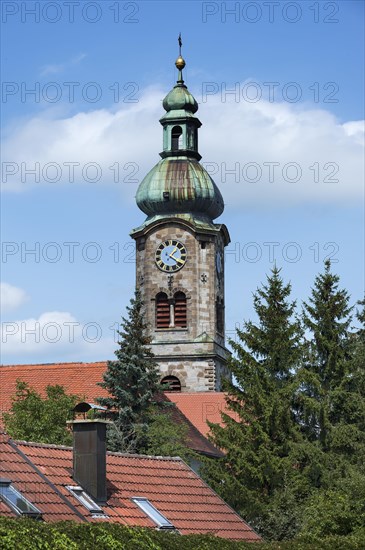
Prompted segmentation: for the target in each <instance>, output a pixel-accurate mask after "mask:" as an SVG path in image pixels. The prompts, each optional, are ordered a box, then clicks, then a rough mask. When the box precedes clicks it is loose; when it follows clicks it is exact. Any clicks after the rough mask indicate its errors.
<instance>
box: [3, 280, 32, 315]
mask: <svg viewBox="0 0 365 550" xmlns="http://www.w3.org/2000/svg"><path fill="white" fill-rule="evenodd" d="M27 299H28V297H27V294H26V292H25V291H24V290H23V289H21V288H18V287H16V286H13V285H9V284H8V283H0V303H1V311H2V313H6V312H8V311H12V310H14V309H16V308H18V307H19V306H21V305H22V304H24V302H25V301H26V300H27Z"/></svg>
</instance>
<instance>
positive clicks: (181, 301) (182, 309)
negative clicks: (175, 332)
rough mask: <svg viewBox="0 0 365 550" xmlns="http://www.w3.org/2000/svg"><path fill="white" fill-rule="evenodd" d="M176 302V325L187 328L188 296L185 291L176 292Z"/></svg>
mask: <svg viewBox="0 0 365 550" xmlns="http://www.w3.org/2000/svg"><path fill="white" fill-rule="evenodd" d="M174 299H175V300H174V302H175V308H174V309H175V315H174V317H175V327H180V328H186V296H185V294H184V293H183V292H176V294H175V296H174Z"/></svg>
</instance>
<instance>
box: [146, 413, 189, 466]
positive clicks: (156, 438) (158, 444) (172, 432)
mask: <svg viewBox="0 0 365 550" xmlns="http://www.w3.org/2000/svg"><path fill="white" fill-rule="evenodd" d="M173 406H174V405H173ZM169 408H171V407H168V406H167V405H166V404H165V403H162V404H158V405H154V406H152V407H151V408H150V410H149V420H148V430H147V432H146V439H145V445H144V447H143V448H141V452H143V454H147V455H154V456H179V457H180V458H182V459H183V460H185V461H186V462H188V463H189V462H190V460H191V459H192V458H193V457H196V456H197V455H196V453H194V451H192V450H191V449H189V448H188V447H187V444H186V439H187V427H186V426H185V425H183V424H181V423H179V422H175V421H174V419H173V417H172V415H171V411H170V410H169Z"/></svg>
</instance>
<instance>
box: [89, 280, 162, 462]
mask: <svg viewBox="0 0 365 550" xmlns="http://www.w3.org/2000/svg"><path fill="white" fill-rule="evenodd" d="M127 311H128V317H127V319H125V318H123V319H122V322H121V330H119V331H118V334H119V337H120V338H119V341H118V344H119V348H118V349H117V350H116V351H115V355H116V357H117V359H116V360H114V361H108V362H107V369H106V371H105V373H104V375H103V379H104V381H103V382H100V383H99V385H100V386H101V387H102V388H104V389H106V390H107V391H108V393H109V396H108V397H100V398H99V399H98V402H99V403H100V404H101V405H104V406H106V407H108V409H111V411H112V413H113V417H114V423H113V425H112V426H111V427H110V429H109V430H108V448H109V450H111V451H123V452H138V449H139V447H140V446H142V445H143V444H144V435H145V433H146V430H147V426H148V416H149V407H150V405H151V403H152V401H153V397H154V395H155V394H156V392H157V391H158V390H159V389H160V387H159V384H158V378H159V377H158V370H157V368H158V366H157V363H156V362H155V361H154V355H153V353H152V351H151V348H150V343H151V338H150V336H149V335H148V332H147V328H148V327H147V325H146V323H145V321H144V318H143V302H142V299H141V294H140V292H139V291H138V290H136V292H135V297H134V298H132V299H131V305H130V306H129V307H127Z"/></svg>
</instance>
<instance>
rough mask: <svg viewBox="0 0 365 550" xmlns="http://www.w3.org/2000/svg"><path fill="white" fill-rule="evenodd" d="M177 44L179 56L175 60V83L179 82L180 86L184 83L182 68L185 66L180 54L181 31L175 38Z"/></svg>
mask: <svg viewBox="0 0 365 550" xmlns="http://www.w3.org/2000/svg"><path fill="white" fill-rule="evenodd" d="M177 41H178V44H179V57H178V58H177V59H176V61H175V65H176V68H177V69H178V71H179V73H178V77H177V84H180V86H182V85H183V84H184V80H183V75H182V70H183V68H184V67H185V60H184V59H183V57H182V56H181V46H182V40H181V32H180V33H179V38H178V39H177Z"/></svg>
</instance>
